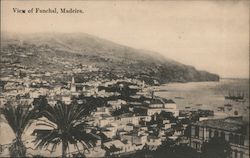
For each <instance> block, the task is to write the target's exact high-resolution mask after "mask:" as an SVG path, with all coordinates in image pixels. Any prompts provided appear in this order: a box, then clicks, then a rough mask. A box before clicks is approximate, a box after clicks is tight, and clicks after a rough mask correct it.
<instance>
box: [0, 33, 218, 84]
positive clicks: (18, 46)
mask: <svg viewBox="0 0 250 158" xmlns="http://www.w3.org/2000/svg"><path fill="white" fill-rule="evenodd" d="M1 45H2V49H1V55H2V57H4V58H5V59H6V58H8V57H7V54H11V57H13V58H14V59H15V58H16V59H17V60H18V62H20V63H22V64H24V65H26V66H28V67H33V68H40V69H44V71H52V70H56V71H65V70H66V68H65V63H71V64H75V63H80V64H83V65H93V66H95V67H98V68H100V70H101V71H106V72H110V74H112V75H113V76H117V74H119V76H126V77H136V78H140V79H144V80H146V81H147V82H152V80H157V81H159V82H160V83H166V82H189V81H217V80H219V76H218V75H216V74H211V73H209V72H205V71H198V70H196V69H195V68H194V67H192V66H187V65H183V64H181V63H178V62H176V61H173V60H171V59H166V58H164V57H162V56H161V55H159V54H157V53H155V52H150V51H146V50H138V49H134V48H131V47H127V46H123V45H119V44H116V43H114V42H111V41H108V40H105V39H101V38H98V37H95V36H92V35H88V34H83V33H71V34H59V33H57V34H49V33H44V34H29V35H15V34H4V35H2V40H1ZM112 75H111V76H112Z"/></svg>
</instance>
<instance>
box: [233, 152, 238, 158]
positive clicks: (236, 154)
mask: <svg viewBox="0 0 250 158" xmlns="http://www.w3.org/2000/svg"><path fill="white" fill-rule="evenodd" d="M237 157H238V151H237V150H235V151H234V158H237Z"/></svg>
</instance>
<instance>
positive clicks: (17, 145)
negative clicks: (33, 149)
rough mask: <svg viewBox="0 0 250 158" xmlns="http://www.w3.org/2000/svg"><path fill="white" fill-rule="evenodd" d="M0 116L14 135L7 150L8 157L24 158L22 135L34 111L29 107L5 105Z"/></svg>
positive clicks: (29, 123) (30, 121)
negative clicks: (8, 152)
mask: <svg viewBox="0 0 250 158" xmlns="http://www.w3.org/2000/svg"><path fill="white" fill-rule="evenodd" d="M1 114H3V116H4V117H5V119H6V121H7V122H8V124H9V126H10V127H11V129H12V131H13V132H14V134H15V139H14V140H13V143H12V145H11V146H10V148H9V150H10V157H25V156H26V147H25V145H24V144H23V141H22V135H23V133H24V131H25V129H27V128H28V127H29V126H30V125H31V123H32V120H33V119H34V111H33V110H31V109H30V108H29V107H28V108H27V107H20V106H11V105H7V106H5V107H3V108H1Z"/></svg>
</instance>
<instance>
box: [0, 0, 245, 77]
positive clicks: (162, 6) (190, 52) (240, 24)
mask: <svg viewBox="0 0 250 158" xmlns="http://www.w3.org/2000/svg"><path fill="white" fill-rule="evenodd" d="M13 8H20V9H30V8H40V9H48V8H57V9H60V8H73V9H75V8H77V9H82V10H83V11H84V13H83V14H49V13H47V14H35V13H33V14H31V13H30V14H28V13H26V14H20V13H19V14H17V13H14V12H13ZM249 13H250V12H249V4H248V3H247V2H246V1H92V2H91V1H22V2H20V1H1V31H7V32H16V33H37V32H38V33H39V32H65V33H71V32H84V33H88V34H92V35H96V36H98V37H101V38H105V39H108V40H111V41H113V42H116V43H119V44H123V45H127V46H131V47H134V48H139V49H146V50H152V51H156V52H158V53H160V54H162V55H163V56H164V57H166V58H170V59H174V60H176V61H179V62H181V63H183V64H187V65H192V66H195V67H196V68H197V69H199V70H206V71H209V72H212V73H217V74H219V75H220V76H221V77H232V78H249ZM155 55H157V54H155Z"/></svg>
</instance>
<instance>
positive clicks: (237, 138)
mask: <svg viewBox="0 0 250 158" xmlns="http://www.w3.org/2000/svg"><path fill="white" fill-rule="evenodd" d="M234 143H235V144H239V143H240V136H239V135H237V134H236V135H235V137H234Z"/></svg>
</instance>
